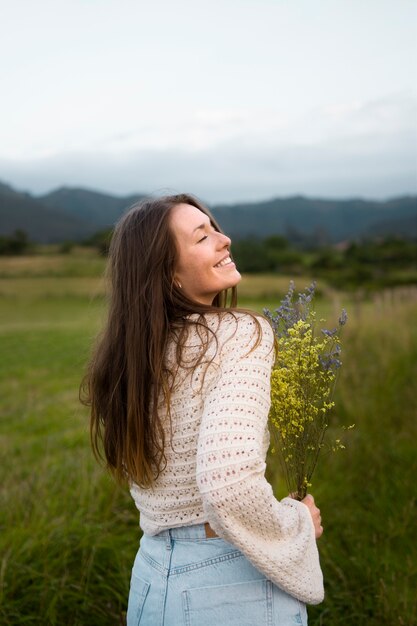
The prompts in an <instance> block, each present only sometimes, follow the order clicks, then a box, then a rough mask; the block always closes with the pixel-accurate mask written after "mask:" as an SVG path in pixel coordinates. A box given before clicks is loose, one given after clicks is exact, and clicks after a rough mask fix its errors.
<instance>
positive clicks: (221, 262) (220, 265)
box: [214, 256, 232, 267]
mask: <svg viewBox="0 0 417 626" xmlns="http://www.w3.org/2000/svg"><path fill="white" fill-rule="evenodd" d="M231 262H232V259H231V258H230V256H227V257H226V258H225V259H223V261H220V263H217V265H215V266H214V267H223V265H228V264H229V263H231Z"/></svg>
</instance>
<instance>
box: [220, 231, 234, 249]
mask: <svg viewBox="0 0 417 626" xmlns="http://www.w3.org/2000/svg"><path fill="white" fill-rule="evenodd" d="M219 235H220V242H221V246H222V248H228V247H229V246H230V245H231V244H232V240H231V239H230V237H228V236H227V235H225V234H224V233H219Z"/></svg>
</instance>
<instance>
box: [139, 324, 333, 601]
mask: <svg viewBox="0 0 417 626" xmlns="http://www.w3.org/2000/svg"><path fill="white" fill-rule="evenodd" d="M194 317H195V318H196V319H198V316H192V318H194ZM257 320H258V321H259V323H260V326H261V334H260V339H259V342H257V332H256V330H257V324H256V321H255V320H254V319H253V317H252V316H251V315H249V314H247V313H234V314H231V313H226V314H224V313H223V314H221V315H220V314H219V315H218V314H209V315H207V316H206V321H207V325H208V327H209V328H210V329H211V330H213V332H214V333H215V337H216V339H217V341H216V339H215V338H214V337H211V339H210V340H209V345H208V348H207V352H206V355H205V357H204V359H202V362H201V363H200V364H199V365H198V366H197V367H196V368H194V369H193V368H187V367H181V368H179V369H178V371H177V373H176V377H175V388H174V390H173V393H172V398H171V425H170V423H169V420H168V418H167V420H166V426H165V425H164V430H165V434H166V445H165V455H166V460H167V465H166V468H165V469H164V470H163V471H162V473H161V474H160V476H159V477H158V479H157V481H156V483H155V486H154V487H153V488H151V489H142V488H140V487H139V486H138V485H136V484H134V483H132V484H131V494H132V497H133V499H134V501H135V504H136V506H137V508H138V509H139V511H140V525H141V528H142V530H143V532H144V533H147V534H149V535H155V534H157V533H159V532H161V531H162V530H165V529H168V528H173V527H176V526H188V525H191V524H199V523H202V522H206V521H207V522H209V523H210V525H211V527H212V528H213V529H214V530H215V531H216V533H217V534H218V535H219V537H221V538H223V539H225V540H226V541H228V542H230V543H231V544H233V545H234V546H236V547H237V548H238V549H239V550H240V551H241V552H242V553H243V554H244V555H245V556H246V558H247V559H249V560H250V561H251V563H252V564H253V565H254V566H255V567H256V568H257V569H258V570H259V571H260V572H262V573H263V574H264V575H265V576H266V577H267V578H269V579H270V580H271V581H272V582H273V583H275V584H276V585H278V586H279V587H281V589H284V590H285V591H286V592H287V593H289V594H291V595H292V596H295V597H296V598H298V599H299V600H301V601H303V602H306V603H308V604H318V603H319V602H321V601H322V600H323V597H324V590H323V577H322V573H321V569H320V562H319V555H318V550H317V545H316V540H315V533H314V525H313V522H312V519H311V515H310V512H309V510H308V508H307V507H306V506H305V505H304V504H303V503H302V502H298V501H296V500H294V499H292V498H289V497H287V498H284V499H283V500H281V501H278V500H277V499H276V498H275V496H274V495H273V492H272V487H271V485H270V484H269V483H268V482H267V480H266V478H265V468H266V464H265V458H266V453H267V450H268V446H269V431H268V425H267V419H268V411H269V406H270V375H271V368H272V365H273V361H274V347H273V346H274V338H273V332H272V329H271V327H270V326H269V324H268V322H267V321H266V320H265V319H264V318H261V317H257ZM199 333H200V334H201V330H200V331H198V327H194V326H192V327H191V329H190V332H189V335H188V338H187V341H186V347H185V352H184V354H185V361H186V362H189V363H192V362H193V361H194V360H195V358H196V357H197V356H198V355H200V354H201V350H202V347H201V338H200V334H199ZM175 351H176V344H175V340H174V338H173V339H172V341H171V342H170V345H169V347H168V351H167V357H166V358H167V364H168V367H169V368H170V369H175V357H176V352H175ZM211 359H212V362H211V363H210V360H211ZM161 408H163V404H161ZM214 541H215V539H214Z"/></svg>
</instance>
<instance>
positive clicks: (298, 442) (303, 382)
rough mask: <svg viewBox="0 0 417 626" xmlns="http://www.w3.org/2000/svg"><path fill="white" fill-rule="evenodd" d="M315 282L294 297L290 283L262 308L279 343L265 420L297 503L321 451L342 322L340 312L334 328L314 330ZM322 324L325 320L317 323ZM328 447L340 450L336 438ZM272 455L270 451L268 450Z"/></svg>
mask: <svg viewBox="0 0 417 626" xmlns="http://www.w3.org/2000/svg"><path fill="white" fill-rule="evenodd" d="M314 292H315V283H313V284H312V285H311V286H310V287H308V288H307V289H306V291H305V293H300V294H298V297H295V296H294V283H293V282H291V283H290V287H289V291H288V293H287V295H286V296H285V298H284V299H283V300H282V302H281V306H280V307H279V308H278V309H276V310H275V311H274V312H273V313H271V312H270V311H269V310H268V309H265V310H264V313H265V315H266V317H267V318H268V319H269V320H270V322H271V324H272V326H273V329H274V331H275V335H276V337H277V339H278V355H277V360H276V362H275V365H274V367H273V370H272V375H271V409H270V416H269V417H270V422H271V424H272V427H273V433H274V435H275V436H276V438H277V439H278V442H279V443H278V453H279V456H280V459H281V461H282V465H283V470H284V474H285V477H286V481H287V487H288V490H289V492H290V493H293V494H294V496H295V497H296V498H297V499H298V500H302V499H303V498H304V497H305V495H306V493H307V489H308V487H309V486H311V483H310V479H311V476H312V474H313V471H314V468H315V467H316V464H317V459H318V456H319V453H320V450H321V449H322V448H323V446H324V443H323V440H324V434H325V432H326V429H327V426H328V424H327V417H328V412H329V411H330V409H332V408H333V406H334V402H333V392H334V388H335V384H336V379H337V373H338V370H339V368H340V366H341V364H342V363H341V361H340V353H341V345H340V329H341V327H342V326H344V324H345V323H346V320H347V315H346V311H345V310H344V309H343V310H342V313H341V316H340V318H339V325H338V328H334V329H333V330H326V329H321V332H320V334H319V335H317V333H316V332H315V331H316V315H315V312H314V310H312V305H311V303H312V300H313V297H314ZM320 321H321V322H323V321H324V320H320ZM331 447H332V449H333V450H336V449H338V448H343V447H344V446H343V444H342V443H341V441H340V440H339V439H336V441H335V442H334V443H333V444H332V446H331ZM273 451H274V450H273Z"/></svg>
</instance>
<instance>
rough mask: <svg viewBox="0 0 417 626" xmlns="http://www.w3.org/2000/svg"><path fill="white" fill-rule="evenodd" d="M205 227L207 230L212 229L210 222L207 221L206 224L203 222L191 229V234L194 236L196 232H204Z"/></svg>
mask: <svg viewBox="0 0 417 626" xmlns="http://www.w3.org/2000/svg"><path fill="white" fill-rule="evenodd" d="M206 227H208V228H210V227H213V224H212V223H211V220H209V221H208V222H204V224H200V225H199V226H196V227H195V228H194V229H193V232H192V234H193V235H194V233H195V231H196V230H204V229H205V228H206Z"/></svg>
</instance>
